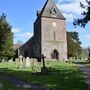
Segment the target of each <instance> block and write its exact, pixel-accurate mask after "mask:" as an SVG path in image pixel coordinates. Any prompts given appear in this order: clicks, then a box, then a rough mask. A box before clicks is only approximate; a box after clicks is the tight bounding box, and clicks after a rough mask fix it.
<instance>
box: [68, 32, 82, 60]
mask: <svg viewBox="0 0 90 90" xmlns="http://www.w3.org/2000/svg"><path fill="white" fill-rule="evenodd" d="M80 44H81V42H80V41H79V35H78V33H77V32H67V46H68V48H67V50H68V58H69V57H76V58H80V57H81V51H82V50H81V47H80Z"/></svg>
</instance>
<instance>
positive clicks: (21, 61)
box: [19, 55, 23, 68]
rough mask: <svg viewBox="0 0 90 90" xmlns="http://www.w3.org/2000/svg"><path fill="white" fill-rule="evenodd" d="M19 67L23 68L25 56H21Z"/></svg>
mask: <svg viewBox="0 0 90 90" xmlns="http://www.w3.org/2000/svg"><path fill="white" fill-rule="evenodd" d="M19 68H23V56H22V55H20V56H19Z"/></svg>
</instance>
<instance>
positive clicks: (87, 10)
mask: <svg viewBox="0 0 90 90" xmlns="http://www.w3.org/2000/svg"><path fill="white" fill-rule="evenodd" d="M86 3H87V5H84V4H83V3H81V2H80V6H81V8H83V9H84V11H83V13H81V15H83V18H81V19H80V18H78V19H74V22H73V24H74V26H75V27H76V25H79V26H81V27H85V25H86V24H87V23H88V22H89V21H90V1H89V0H86Z"/></svg>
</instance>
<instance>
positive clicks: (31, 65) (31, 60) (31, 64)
mask: <svg viewBox="0 0 90 90" xmlns="http://www.w3.org/2000/svg"><path fill="white" fill-rule="evenodd" d="M30 67H31V68H32V70H33V67H34V59H33V58H31V59H30Z"/></svg>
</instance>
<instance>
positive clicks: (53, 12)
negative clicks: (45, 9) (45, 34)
mask: <svg viewBox="0 0 90 90" xmlns="http://www.w3.org/2000/svg"><path fill="white" fill-rule="evenodd" d="M50 14H52V15H54V16H56V14H57V11H56V9H55V7H53V8H52V9H51V11H50Z"/></svg>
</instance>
